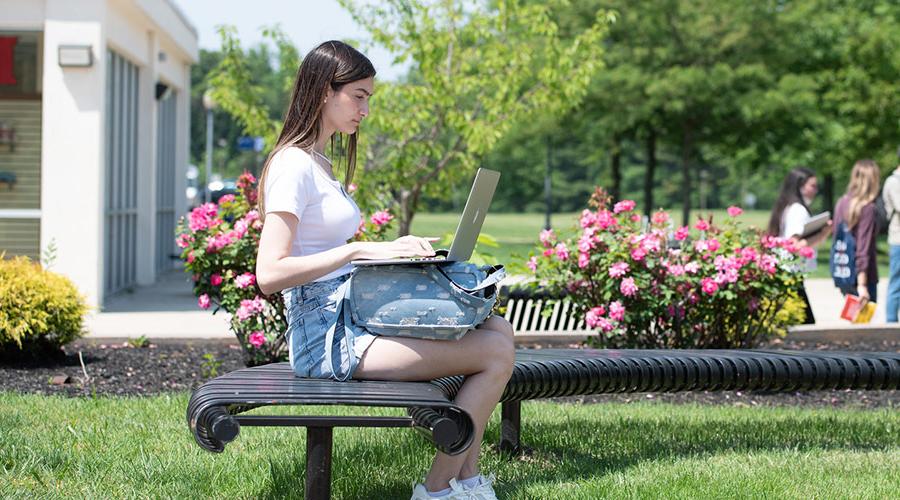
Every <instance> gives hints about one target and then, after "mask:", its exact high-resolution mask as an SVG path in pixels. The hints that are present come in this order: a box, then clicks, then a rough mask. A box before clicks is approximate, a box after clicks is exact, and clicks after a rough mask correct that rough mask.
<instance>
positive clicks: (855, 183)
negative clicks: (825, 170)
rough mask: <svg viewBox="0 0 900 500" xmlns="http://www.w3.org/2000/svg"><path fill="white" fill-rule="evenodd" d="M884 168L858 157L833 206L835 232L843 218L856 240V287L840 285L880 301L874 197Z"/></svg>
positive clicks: (865, 300) (861, 297)
mask: <svg viewBox="0 0 900 500" xmlns="http://www.w3.org/2000/svg"><path fill="white" fill-rule="evenodd" d="M880 180H881V171H880V169H879V168H878V164H877V163H875V161H873V160H859V161H857V162H856V163H855V164H854V165H853V170H852V171H851V172H850V182H849V183H848V184H847V192H846V193H845V194H844V195H843V196H841V198H840V199H839V200H838V201H837V203H836V204H835V206H834V225H833V227H832V232H833V233H834V232H835V231H836V230H837V227H838V226H840V224H841V223H842V222H846V223H847V227H848V228H849V229H850V233H851V234H852V235H853V238H854V239H855V240H856V258H855V261H856V287H855V288H848V289H841V293H843V294H844V295H848V294H850V295H856V296H858V297H859V298H860V299H862V302H863V303H865V302H867V301H869V300H871V301H872V302H878V300H877V298H878V297H877V295H878V292H877V285H878V265H877V263H876V260H875V259H876V257H875V242H876V238H877V237H878V231H877V228H876V222H875V199H876V198H877V197H878V192H879V185H880Z"/></svg>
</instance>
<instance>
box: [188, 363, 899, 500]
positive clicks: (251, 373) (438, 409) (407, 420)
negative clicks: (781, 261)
mask: <svg viewBox="0 0 900 500" xmlns="http://www.w3.org/2000/svg"><path fill="white" fill-rule="evenodd" d="M462 381H463V378H462V377H448V378H443V379H438V380H434V381H431V382H378V381H350V382H333V381H329V380H313V379H302V378H297V377H295V376H294V374H293V373H292V372H291V369H290V367H289V366H288V365H287V364H286V363H276V364H272V365H266V366H260V367H255V368H244V369H241V370H236V371H234V372H231V373H228V374H226V375H223V376H220V377H217V378H215V379H213V380H211V381H209V382H207V383H206V384H204V385H202V386H201V387H199V388H198V389H197V390H196V391H194V393H193V395H192V396H191V400H190V402H189V404H188V409H187V420H188V424H189V426H190V429H191V431H192V432H193V434H194V438H195V439H196V441H197V443H198V444H200V446H202V447H203V448H205V449H207V450H210V451H217V452H220V451H222V450H223V449H224V446H225V444H226V443H228V442H229V441H232V440H234V439H235V438H236V437H237V435H238V433H239V430H240V428H241V427H242V426H303V427H306V428H307V453H306V498H328V497H329V495H330V482H331V451H332V430H333V428H334V427H412V428H415V429H417V430H419V431H420V432H421V433H422V434H423V435H425V437H426V438H427V439H428V440H429V441H431V442H432V443H433V444H434V445H435V446H436V447H437V449H439V450H441V451H444V452H446V453H450V454H455V453H461V452H463V451H465V449H466V448H468V446H469V444H471V442H472V433H473V426H472V420H471V418H470V417H469V415H468V414H467V413H466V412H465V411H464V410H462V409H461V408H459V407H458V406H456V405H455V404H454V403H453V398H454V396H455V395H456V392H457V391H458V390H459V387H460V386H461V384H462ZM898 386H900V354H896V353H863V352H833V351H815V352H800V351H771V350H770V351H765V350H702V351H689V350H595V349H585V350H581V349H540V350H519V351H517V352H516V363H515V366H514V368H513V373H512V376H511V377H510V380H509V383H508V384H507V386H506V390H505V391H504V393H503V396H502V397H501V404H502V413H501V443H500V448H501V449H502V450H505V451H512V452H516V451H518V450H520V449H521V446H522V445H521V430H522V421H521V403H522V401H526V400H532V399H542V398H552V397H561V396H576V395H589V394H601V393H627V392H676V391H702V390H708V391H716V390H764V391H770V392H793V391H802V390H818V389H869V390H883V389H892V390H893V389H897V388H898ZM273 405H347V406H382V407H399V408H405V409H406V410H407V414H408V416H405V417H371V416H358V417H357V416H303V415H273V416H262V415H255V414H254V415H243V413H244V412H246V411H248V410H251V409H254V408H259V407H263V406H273Z"/></svg>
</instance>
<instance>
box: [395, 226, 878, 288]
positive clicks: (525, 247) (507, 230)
mask: <svg viewBox="0 0 900 500" xmlns="http://www.w3.org/2000/svg"><path fill="white" fill-rule="evenodd" d="M669 213H670V214H672V216H673V217H674V218H675V220H676V221H677V222H679V223H680V221H681V215H680V211H678V210H670V211H669ZM691 213H692V215H691V217H692V218H693V219H692V220H696V218H697V216H698V215H699V214H701V213H702V214H703V216H704V217H705V216H706V214H707V213H710V214H712V216H713V221H714V222H715V221H722V220H724V219H725V218H726V217H728V215H727V214H726V212H725V210H724V209H720V210H709V211H703V212H700V211H698V210H693V211H692V212H691ZM579 215H580V213H575V212H570V213H557V214H553V216H552V218H551V226H552V227H553V228H555V229H556V230H557V231H559V232H563V234H565V232H567V231H571V230H574V228H575V227H576V226H577V224H578V217H579ZM740 220H741V222H742V223H743V224H744V225H746V226H752V227H756V228H761V229H764V228H765V227H766V226H767V225H768V223H769V212H768V211H766V210H747V211H745V212H744V213H743V214H742V215H741V216H740ZM457 222H459V214H456V213H449V214H445V213H441V214H437V213H420V214H416V216H415V218H414V219H413V224H412V233H413V234H416V235H420V236H447V239H446V241H443V242H441V243H442V244H443V245H444V246H447V245H449V243H450V240H451V238H450V236H451V235H452V234H453V232H454V231H456V224H457ZM543 228H544V214H537V213H516V214H511V213H489V214H488V215H487V217H486V218H485V220H484V227H483V228H482V233H485V234H488V235H490V236H491V237H493V238H494V239H496V240H497V243H499V245H500V246H499V247H498V248H490V247H484V246H482V247H479V248H478V249H477V250H478V251H481V252H486V253H488V254H490V255H491V257H492V258H491V259H488V260H490V261H495V262H499V263H502V264H504V265H507V266H509V265H510V264H513V265H516V264H518V265H522V264H524V262H525V261H526V260H527V258H528V253H529V252H530V251H532V250H533V249H534V247H535V245H536V244H537V242H538V234H539V233H540V232H541V229H543ZM830 248H831V238H828V239H827V240H825V242H824V243H822V245H821V246H820V247H819V249H818V250H819V251H818V259H817V261H818V266H817V268H816V270H815V271H813V272H812V273H810V275H809V277H811V278H830V277H831V275H830V274H829V271H828V259H829V252H830ZM877 250H878V275H879V276H880V277H881V278H882V279H887V277H888V276H889V273H888V260H889V259H888V244H887V237H886V236H881V237H879V239H878V245H877ZM513 271H514V272H524V267H522V268H521V269H515V268H513Z"/></svg>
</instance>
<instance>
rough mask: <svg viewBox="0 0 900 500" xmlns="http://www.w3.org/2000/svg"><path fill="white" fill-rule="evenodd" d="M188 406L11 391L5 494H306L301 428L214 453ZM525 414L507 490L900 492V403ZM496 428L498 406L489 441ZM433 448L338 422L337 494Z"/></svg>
mask: <svg viewBox="0 0 900 500" xmlns="http://www.w3.org/2000/svg"><path fill="white" fill-rule="evenodd" d="M186 405H187V396H186V395H183V394H179V395H164V396H155V397H146V398H97V399H89V398H80V399H79V398H60V397H47V396H34V395H26V396H23V395H11V394H3V393H0V407H2V408H3V411H2V412H0V497H2V498H33V497H41V498H70V497H75V498H122V497H128V498H132V497H140V498H147V497H151V498H208V497H216V498H284V497H296V498H299V497H302V494H303V479H304V453H305V439H304V432H303V431H302V430H299V429H294V428H249V427H245V428H244V429H243V430H242V431H241V435H240V436H239V437H238V439H237V440H236V441H234V442H233V443H231V444H230V445H229V446H227V447H226V450H225V452H224V453H221V454H212V453H209V452H206V451H203V450H201V449H200V447H199V446H197V445H196V444H195V443H194V442H193V438H192V437H191V435H190V433H189V431H188V429H187V425H186V423H185V418H184V412H185V407H186ZM314 410H315V411H317V412H326V411H329V412H332V413H347V412H346V410H344V409H341V408H337V409H322V408H316V409H314ZM257 411H258V410H257ZM369 412H370V413H373V414H392V415H397V414H399V413H398V412H397V411H392V410H383V409H378V410H375V409H371V410H369ZM523 421H524V423H525V428H524V439H525V440H526V442H527V444H528V445H529V446H532V447H534V452H533V453H532V454H531V455H529V456H525V457H522V458H515V459H507V458H504V457H502V456H500V455H498V454H497V453H495V452H494V451H493V449H490V446H489V445H486V446H485V456H484V461H483V462H484V467H485V469H486V470H489V471H494V472H496V473H497V475H498V476H499V478H500V480H501V482H500V485H499V488H498V493H499V495H500V496H501V497H502V498H535V499H545V498H556V499H568V498H601V497H603V498H609V497H617V498H618V497H629V498H658V497H670V498H696V497H703V498H722V497H751V498H784V497H789V498H851V497H852V498H888V497H891V496H895V495H896V493H897V491H900V412H897V411H895V410H893V411H892V410H833V409H820V410H811V409H790V408H785V409H783V408H736V407H715V406H693V405H684V406H681V405H666V404H652V403H637V404H629V405H625V404H602V405H573V404H554V403H548V402H534V403H526V404H525V405H523ZM497 436H498V423H497V413H495V420H494V421H493V422H492V423H491V425H490V427H489V428H488V432H487V442H488V443H495V442H496V441H497V439H498V437H497ZM431 452H432V449H431V447H430V446H429V445H428V444H427V443H426V442H425V441H424V440H422V438H421V437H419V436H418V434H417V433H415V432H413V431H410V430H405V429H338V430H336V431H335V445H334V478H333V495H334V498H404V497H408V495H409V492H410V486H409V483H410V482H411V481H412V480H413V479H415V478H416V476H417V475H419V474H422V473H424V471H425V469H426V467H427V465H428V462H429V460H430V456H431Z"/></svg>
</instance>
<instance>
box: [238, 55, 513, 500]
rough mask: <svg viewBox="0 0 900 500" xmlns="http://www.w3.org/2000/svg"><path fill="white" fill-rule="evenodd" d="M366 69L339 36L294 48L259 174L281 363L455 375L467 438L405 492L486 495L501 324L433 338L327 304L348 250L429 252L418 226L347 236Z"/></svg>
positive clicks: (314, 372) (506, 334) (319, 371)
mask: <svg viewBox="0 0 900 500" xmlns="http://www.w3.org/2000/svg"><path fill="white" fill-rule="evenodd" d="M374 77H375V69H374V67H373V66H372V63H371V62H370V61H369V60H368V59H367V58H366V57H365V56H364V55H363V54H361V53H360V52H358V51H357V50H356V49H354V48H353V47H350V46H349V45H347V44H345V43H342V42H338V41H331V42H325V43H323V44H321V45H319V46H318V47H316V48H315V49H313V50H312V51H311V52H310V53H308V54H307V55H306V57H305V58H304V59H303V62H302V64H301V65H300V68H299V70H298V71H297V78H296V82H295V84H294V89H293V92H292V95H291V100H290V104H289V107H288V109H287V111H286V112H285V119H284V127H283V129H282V131H281V135H280V136H279V138H278V142H277V143H276V145H275V147H274V148H273V151H272V153H271V155H270V156H269V159H268V161H267V162H266V164H265V166H264V167H263V170H262V174H261V175H260V183H259V186H260V188H259V189H260V193H259V213H260V214H261V216H263V217H264V219H263V220H264V224H263V229H262V234H261V236H260V241H259V251H258V254H257V265H256V271H257V283H258V284H259V287H260V289H261V290H262V292H263V293H266V294H272V293H277V292H279V291H282V293H283V294H284V297H285V305H286V309H287V316H288V318H287V319H288V332H287V337H288V341H289V346H290V351H289V352H290V361H291V366H292V367H293V369H294V371H295V373H296V374H297V375H299V376H301V377H316V378H332V379H336V380H345V379H347V378H356V379H375V380H399V381H427V380H432V379H435V378H439V377H446V376H451V375H465V376H466V378H465V381H464V383H463V385H462V387H461V389H460V390H459V392H458V393H457V395H456V400H455V401H456V404H457V405H459V406H461V407H462V408H464V409H465V410H466V412H468V413H469V415H470V416H471V417H472V420H473V422H474V424H475V437H474V441H473V442H472V445H471V446H470V447H469V448H468V449H467V450H466V451H465V452H464V453H462V454H460V455H457V456H450V455H446V454H443V453H438V454H437V455H436V456H435V458H434V461H433V462H432V464H431V470H430V471H429V472H428V474H427V476H426V477H425V481H424V484H417V485H416V486H415V487H414V489H413V498H414V499H426V498H439V497H440V498H496V496H495V495H494V491H493V487H492V483H493V481H494V478H493V475H488V476H482V475H481V474H480V473H479V469H478V458H479V452H480V451H481V439H482V434H483V432H484V427H485V425H486V423H487V421H488V419H489V418H490V416H491V412H492V411H493V409H494V407H495V406H496V405H497V402H498V400H499V399H500V395H501V393H502V392H503V389H504V388H505V386H506V382H507V381H508V380H509V377H510V374H511V373H512V365H513V360H514V356H515V351H514V348H513V331H512V327H511V326H510V324H509V323H508V322H506V321H505V320H504V319H502V318H498V317H490V318H488V319H487V321H485V322H484V323H482V325H481V326H479V327H478V328H477V329H475V330H472V331H470V332H469V333H467V334H466V335H465V336H464V337H462V338H461V339H459V340H454V341H440V340H425V339H418V338H401V337H381V336H377V335H373V334H372V333H370V332H368V331H366V330H365V329H363V328H359V327H357V326H355V325H352V324H349V325H348V324H344V321H343V319H342V317H341V316H340V315H338V314H337V310H338V301H339V300H341V298H342V297H339V295H341V293H340V292H339V291H338V290H339V289H342V288H341V285H342V284H343V283H344V282H345V281H346V280H347V279H348V277H349V276H350V274H349V273H350V271H351V270H352V269H353V266H352V265H351V261H353V260H355V259H392V258H397V257H427V256H432V255H434V250H433V249H432V248H431V241H430V240H429V239H427V238H420V237H416V236H404V237H401V238H398V239H396V240H394V241H390V242H351V243H348V242H347V241H348V240H349V239H351V238H352V237H353V234H354V233H355V232H356V229H357V228H358V227H359V223H360V212H359V208H358V207H357V206H356V203H355V202H354V201H353V199H352V198H351V197H350V196H349V194H348V193H347V189H346V188H347V186H349V185H350V182H351V180H352V178H353V170H354V167H355V163H356V144H357V137H358V134H359V132H358V129H359V125H360V122H362V121H363V120H364V119H365V118H366V117H367V116H368V115H369V98H370V97H371V96H372V93H373V91H374V88H373V87H374ZM336 139H339V140H336ZM329 144H330V145H331V148H330V151H329V150H328V146H329ZM335 157H337V158H341V159H343V160H344V162H343V163H345V165H344V167H345V169H344V172H343V174H344V175H343V176H342V177H343V179H342V181H343V182H341V181H339V180H338V179H337V178H336V176H335V170H334V169H333V168H332V158H335ZM329 332H334V333H333V334H329ZM326 352H327V353H329V354H330V353H333V352H340V353H341V356H342V359H341V363H339V364H338V366H337V367H334V366H332V363H330V362H328V361H329V360H331V356H326ZM344 356H345V357H344ZM404 482H405V480H404Z"/></svg>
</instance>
